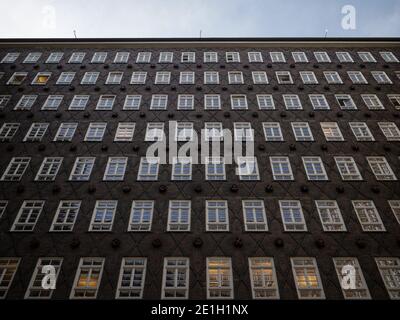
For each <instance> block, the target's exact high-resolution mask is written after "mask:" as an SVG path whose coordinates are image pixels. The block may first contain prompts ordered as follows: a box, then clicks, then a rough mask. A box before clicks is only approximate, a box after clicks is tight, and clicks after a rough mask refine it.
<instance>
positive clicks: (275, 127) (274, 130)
mask: <svg viewBox="0 0 400 320" xmlns="http://www.w3.org/2000/svg"><path fill="white" fill-rule="evenodd" d="M262 125H263V130H264V136H265V141H283V135H282V130H281V125H280V123H279V122H263V124H262Z"/></svg>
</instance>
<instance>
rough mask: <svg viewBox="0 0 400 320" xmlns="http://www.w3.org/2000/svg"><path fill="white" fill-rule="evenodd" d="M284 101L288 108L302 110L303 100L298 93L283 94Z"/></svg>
mask: <svg viewBox="0 0 400 320" xmlns="http://www.w3.org/2000/svg"><path fill="white" fill-rule="evenodd" d="M282 98H283V102H284V103H285V106H286V109H287V110H302V109H303V106H302V105H301V100H300V98H299V96H298V95H297V94H283V95H282Z"/></svg>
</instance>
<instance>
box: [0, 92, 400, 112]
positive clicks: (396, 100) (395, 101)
mask: <svg viewBox="0 0 400 320" xmlns="http://www.w3.org/2000/svg"><path fill="white" fill-rule="evenodd" d="M387 97H388V99H389V101H390V103H391V104H392V106H393V107H394V108H395V109H396V110H400V94H388V95H387ZM0 100H1V97H0ZM0 105H2V104H1V103H0Z"/></svg>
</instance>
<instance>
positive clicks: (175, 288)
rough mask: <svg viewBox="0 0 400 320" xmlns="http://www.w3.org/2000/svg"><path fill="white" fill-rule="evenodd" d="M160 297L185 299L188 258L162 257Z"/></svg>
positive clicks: (187, 291)
mask: <svg viewBox="0 0 400 320" xmlns="http://www.w3.org/2000/svg"><path fill="white" fill-rule="evenodd" d="M163 270H164V271H163V280H162V295H161V299H174V300H175V299H187V298H188V296H189V258H164V269H163Z"/></svg>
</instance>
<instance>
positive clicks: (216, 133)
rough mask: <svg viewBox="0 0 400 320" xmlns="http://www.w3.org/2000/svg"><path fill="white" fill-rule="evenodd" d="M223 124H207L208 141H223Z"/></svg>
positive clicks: (206, 134) (205, 125) (206, 138)
mask: <svg viewBox="0 0 400 320" xmlns="http://www.w3.org/2000/svg"><path fill="white" fill-rule="evenodd" d="M222 130H223V129H222V123H221V122H205V123H204V131H205V132H204V133H205V140H206V141H222V140H223V137H224V136H223V131H222Z"/></svg>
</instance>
